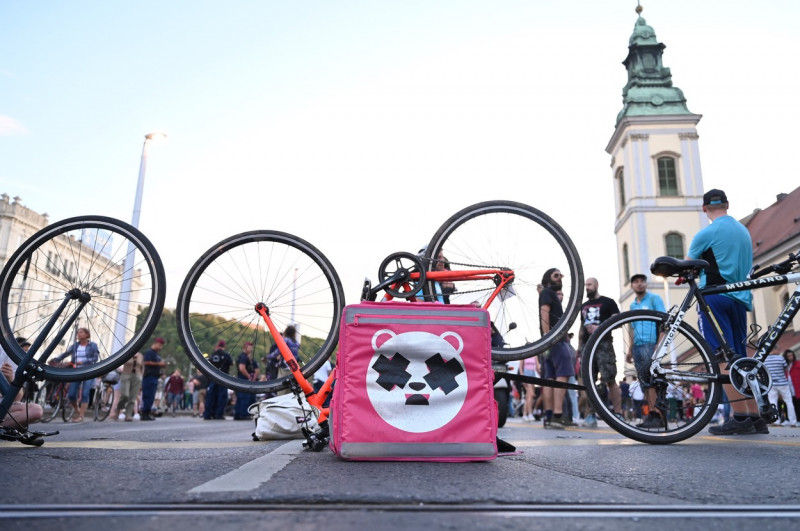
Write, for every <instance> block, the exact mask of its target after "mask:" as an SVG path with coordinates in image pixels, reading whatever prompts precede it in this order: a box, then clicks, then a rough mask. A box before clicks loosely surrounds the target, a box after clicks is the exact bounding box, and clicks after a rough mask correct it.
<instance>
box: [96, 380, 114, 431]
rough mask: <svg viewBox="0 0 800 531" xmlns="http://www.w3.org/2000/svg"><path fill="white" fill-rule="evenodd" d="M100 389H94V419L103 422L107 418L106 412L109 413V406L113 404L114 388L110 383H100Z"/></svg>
mask: <svg viewBox="0 0 800 531" xmlns="http://www.w3.org/2000/svg"><path fill="white" fill-rule="evenodd" d="M101 389H102V390H101V391H100V392H99V396H98V392H97V391H95V398H94V401H95V405H94V420H96V421H98V422H103V421H104V420H106V419H107V418H108V414H109V413H111V406H113V405H114V388H113V387H111V386H110V385H105V384H103V385H102V388H101Z"/></svg>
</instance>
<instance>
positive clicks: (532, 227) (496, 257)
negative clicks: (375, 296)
mask: <svg viewBox="0 0 800 531" xmlns="http://www.w3.org/2000/svg"><path fill="white" fill-rule="evenodd" d="M440 256H441V257H443V258H444V259H445V260H446V261H447V263H449V267H450V268H451V269H453V270H467V271H468V270H470V269H488V268H491V269H499V268H508V269H512V270H513V271H514V275H515V278H514V281H513V284H512V285H511V288H510V289H507V290H504V291H503V292H501V293H500V295H499V296H498V297H497V298H496V299H495V300H494V301H493V302H492V304H491V306H489V308H488V310H489V314H490V317H491V319H492V322H493V323H494V324H495V326H496V327H497V329H498V330H499V331H500V333H501V334H502V335H503V340H504V341H505V345H503V346H502V347H493V348H492V358H493V359H495V360H498V361H512V360H519V359H523V358H529V357H531V356H533V355H534V354H537V353H539V352H542V351H544V350H546V349H548V348H550V347H551V346H552V345H553V344H554V343H556V342H557V341H559V340H560V339H561V338H562V337H563V336H564V335H565V334H566V333H567V331H568V330H569V327H570V326H571V325H572V323H573V322H575V318H576V317H577V316H578V313H579V312H580V304H581V296H582V293H583V267H582V266H581V260H580V256H579V255H578V252H577V251H576V250H575V245H574V244H573V243H572V240H571V239H570V238H569V236H568V235H567V233H566V232H565V231H564V229H562V228H561V227H560V226H559V225H558V224H557V223H556V222H555V221H553V220H552V219H551V218H550V217H549V216H547V215H546V214H544V213H543V212H540V211H539V210H537V209H535V208H533V207H530V206H528V205H525V204H522V203H515V202H512V201H486V202H484V203H478V204H476V205H472V206H470V207H467V208H465V209H463V210H461V211H460V212H458V213H457V214H455V215H454V216H452V217H451V218H450V219H448V220H447V221H446V222H445V223H444V224H443V225H442V226H441V227H440V228H439V230H438V231H437V232H436V234H435V235H434V236H433V238H432V239H431V241H430V243H429V244H428V247H427V249H426V251H425V257H424V258H423V263H424V265H425V267H426V270H428V271H433V270H434V269H435V268H436V264H437V262H438V261H439V257H440ZM551 267H556V268H558V269H560V270H561V272H562V273H563V274H564V279H563V286H562V293H563V295H564V301H563V306H564V314H563V317H562V318H561V319H560V320H559V321H558V324H557V325H556V326H554V327H553V328H552V330H550V331H549V332H548V333H547V334H545V335H544V336H542V337H540V335H541V333H540V326H539V290H538V289H537V286H538V285H539V284H540V282H541V279H542V276H543V275H544V273H545V271H547V270H548V269H549V268H551ZM495 287H496V284H495V281H494V279H486V280H476V281H468V282H467V281H464V282H457V283H456V291H455V292H454V293H452V294H451V295H450V303H451V304H475V303H477V304H480V305H481V306H483V305H484V303H485V302H486V301H487V300H488V298H489V297H490V296H491V294H492V293H493V291H494V289H495ZM423 293H424V294H425V300H433V298H434V297H435V295H434V294H435V293H436V290H435V286H434V283H433V282H426V283H425V284H424V285H423Z"/></svg>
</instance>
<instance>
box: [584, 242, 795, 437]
mask: <svg viewBox="0 0 800 531" xmlns="http://www.w3.org/2000/svg"><path fill="white" fill-rule="evenodd" d="M707 267H708V262H706V261H704V260H677V259H675V258H670V257H661V258H658V259H656V260H655V261H654V262H653V264H652V266H651V267H650V270H651V272H652V273H653V274H655V275H658V276H662V277H678V283H681V284H683V283H685V284H687V285H688V286H689V289H688V291H687V293H686V296H685V297H684V299H683V301H682V302H681V303H680V304H679V305H676V306H674V307H673V308H672V309H671V310H670V311H669V313H662V312H655V311H650V310H632V311H628V312H622V313H620V314H617V315H615V316H613V317H611V318H610V319H608V320H606V321H604V322H603V323H602V324H601V325H600V326H599V327H598V328H597V330H596V331H595V332H594V333H593V334H592V335H591V337H590V338H589V340H588V341H587V343H586V346H585V347H584V350H583V354H582V359H581V371H582V376H583V381H584V383H586V384H587V385H586V388H587V395H588V397H589V400H590V401H591V403H592V406H594V408H595V411H597V413H598V414H599V415H600V416H601V417H602V418H603V420H605V421H606V422H607V423H608V425H609V426H611V427H612V428H613V429H615V430H616V431H618V432H619V433H621V434H623V435H625V436H627V437H630V438H631V439H635V440H637V441H641V442H646V443H651V444H666V443H673V442H678V441H682V440H684V439H687V438H689V437H691V436H692V435H695V434H696V433H697V432H699V431H700V430H702V429H703V428H704V427H705V426H706V425H707V424H708V423H709V421H710V420H711V418H712V417H713V416H714V414H715V413H716V412H717V407H718V405H719V403H720V400H721V397H722V385H723V384H727V383H730V384H732V386H733V387H734V388H735V390H736V391H737V392H738V393H739V394H740V395H742V397H743V398H741V399H737V400H747V399H755V401H756V403H757V404H758V407H759V411H760V414H761V417H762V418H764V419H765V420H766V421H767V422H768V423H769V422H773V421H774V420H775V419H776V418H777V409H776V405H775V404H770V403H769V400H768V397H767V395H768V393H769V389H770V387H771V386H772V378H771V377H770V374H769V371H767V369H766V367H765V366H764V359H765V358H766V357H767V356H768V355H769V353H770V352H771V351H772V349H773V348H774V347H775V345H776V344H777V341H778V339H779V338H780V337H781V335H782V334H783V333H784V332H785V331H786V329H787V328H788V327H789V326H790V323H791V321H792V319H793V318H794V316H795V315H797V312H798V309H800V252H797V253H794V254H790V255H789V257H788V258H787V259H786V260H783V261H781V262H778V263H776V264H772V265H770V266H767V267H759V266H755V267H754V268H753V270H752V271H751V273H750V275H749V277H748V280H745V281H743V282H736V283H732V284H725V285H719V286H706V287H704V288H699V287H698V285H697V280H696V279H697V277H698V275H699V274H700V272H701V271H702V270H704V269H706V268H707ZM767 275H769V276H767ZM789 283H795V284H798V287H797V288H795V290H794V293H793V294H792V295H791V297H789V299H788V301H787V303H786V306H785V307H784V309H783V310H782V311H781V313H780V315H779V316H778V318H777V319H776V320H775V322H774V323H772V324H771V325H770V326H769V327H768V328H767V330H766V332H764V333H763V334H761V335H760V336H759V333H760V328H759V327H757V326H755V325H753V326H751V333H750V335H749V337H748V343H749V347H751V348H752V349H754V350H755V353H754V354H753V356H752V357H746V358H740V359H737V360H735V361H733V362H730V361H729V360H731V359H733V358H732V354H733V349H732V348H731V346H730V344H728V342H727V341H726V340H725V338H724V337H723V335H722V333H721V332H720V330H719V326H718V325H717V323H716V320H715V319H714V318H713V315H712V314H711V311H710V310H709V307H708V305H707V304H706V302H705V299H704V297H705V296H707V295H712V294H721V293H732V292H736V291H745V290H756V289H764V288H769V287H773V286H780V285H783V284H789ZM695 302H696V303H697V309H698V311H699V312H701V313H703V314H705V315H707V316H708V317H710V319H709V322H711V323H712V325H711V327H710V329H711V333H713V334H714V336H715V337H716V339H717V341H718V342H719V344H720V348H719V349H718V351H717V352H713V351H712V349H711V347H710V346H709V345H708V343H707V342H706V341H705V339H704V338H703V336H702V335H700V334H699V333H698V332H697V331H696V330H695V329H694V328H692V327H691V326H690V325H689V324H688V323H687V322H686V321H685V317H686V314H687V312H688V311H689V309H690V308H691V307H692V306H693V305H694V304H695ZM607 341H612V342H613V344H614V345H615V347H616V352H617V353H618V354H619V353H620V352H623V353H624V352H628V351H630V350H632V349H633V348H634V347H635V346H637V345H636V343H637V342H638V344H639V345H650V347H649V348H650V349H651V350H650V352H649V355H648V356H647V357H648V358H649V364H648V365H647V367H645V370H644V373H645V379H646V380H648V381H646V382H644V383H645V385H647V386H649V387H650V388H651V391H649V392H650V393H653V395H651V397H652V398H651V402H652V403H653V404H652V405H653V406H654V407H655V408H656V409H658V410H659V412H660V417H661V419H662V424H661V425H660V426H653V427H650V428H646V427H643V426H641V425H640V423H638V420H636V419H627V418H625V417H624V416H622V415H618V413H619V412H614V411H613V410H612V408H611V407H610V405H609V404H608V403H607V402H606V401H605V400H604V399H603V398H602V396H601V394H600V389H599V385H592V383H597V382H596V376H597V375H596V373H595V371H594V370H593V367H594V366H596V364H597V357H598V353H599V352H600V349H598V346H600V345H601V344H602V343H603V342H607ZM620 347H621V350H620ZM720 364H725V369H726V370H727V371H729V376H728V375H725V374H723V373H722V372H721V371H720V367H719V365H720ZM632 370H633V369H632ZM641 372H642V371H639V373H640V374H641ZM631 376H636V373H635V372H634V373H633V374H631ZM692 385H694V386H700V389H699V391H701V392H698V393H695V394H696V396H698V398H699V399H698V400H696V401H695V403H694V411H693V415H692V417H691V418H688V419H684V420H680V419H678V418H677V417H676V416H673V415H672V414H670V411H671V409H674V398H672V399H671V397H670V395H673V394H676V395H677V394H680V393H679V392H676V393H673V392H672V391H673V390H674V389H675V387H676V386H678V387H689V386H692ZM689 390H690V388H689V389H686V391H689ZM687 394H688V393H687ZM728 399H729V400H731V401H733V400H734V399H735V397H731V396H729V397H728Z"/></svg>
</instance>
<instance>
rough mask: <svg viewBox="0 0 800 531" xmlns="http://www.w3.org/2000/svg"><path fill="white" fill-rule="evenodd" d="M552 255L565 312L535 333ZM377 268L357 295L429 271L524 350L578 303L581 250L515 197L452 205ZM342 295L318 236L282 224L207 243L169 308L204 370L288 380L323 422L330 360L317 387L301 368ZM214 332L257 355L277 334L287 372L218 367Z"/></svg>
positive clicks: (429, 284)
mask: <svg viewBox="0 0 800 531" xmlns="http://www.w3.org/2000/svg"><path fill="white" fill-rule="evenodd" d="M440 264H441V265H445V264H446V265H447V266H449V267H450V268H451V269H449V270H448V269H447V268H445V267H442V266H441V265H440ZM551 267H557V268H559V269H561V270H562V272H563V273H564V275H565V282H564V285H563V288H562V291H563V294H564V306H565V307H564V317H563V318H562V319H561V320H560V321H559V323H558V325H557V326H554V327H553V329H552V330H551V331H550V332H548V333H547V334H544V335H543V336H541V337H540V329H539V318H540V315H539V313H540V309H539V305H538V295H539V290H538V289H537V288H538V284H539V282H540V279H541V277H542V275H543V273H544V272H545V271H546V270H547V269H549V268H551ZM378 278H379V280H378V283H377V284H376V285H375V286H374V287H373V286H372V283H371V282H369V281H367V282H366V283H365V285H364V286H363V289H362V299H373V300H374V298H375V297H376V296H377V294H378V293H379V292H381V291H383V292H385V294H386V297H387V298H392V297H395V298H396V297H400V298H406V299H409V300H411V301H417V300H429V301H430V300H435V299H436V298H437V295H438V292H439V287H438V286H437V283H442V282H449V283H452V284H453V285H454V287H455V289H454V290H452V292H451V293H449V294H448V295H449V299H450V301H449V302H450V303H451V304H473V305H476V306H481V307H483V308H485V309H486V310H488V311H489V313H490V317H491V319H492V321H493V323H494V324H495V326H496V328H497V329H498V331H500V333H502V335H503V341H501V342H498V345H501V346H495V347H493V349H492V357H493V359H495V360H498V361H511V360H519V359H523V358H527V357H529V356H532V355H535V354H537V353H538V352H541V351H544V350H546V349H547V348H549V347H550V346H551V345H552V344H554V343H555V342H556V341H558V340H560V339H561V338H562V337H563V336H564V335H565V334H566V333H567V331H568V329H569V327H570V326H571V325H572V323H573V322H574V320H575V318H576V316H577V314H578V312H579V309H580V303H581V296H582V292H583V270H582V266H581V261H580V257H579V256H578V253H577V251H576V250H575V246H574V244H573V243H572V241H571V239H570V238H569V236H568V235H567V234H566V232H565V231H564V230H563V229H562V228H561V227H560V226H559V225H558V224H557V223H556V222H555V221H553V220H552V219H551V218H550V217H549V216H547V215H546V214H544V213H543V212H541V211H539V210H537V209H535V208H533V207H530V206H528V205H525V204H522V203H517V202H512V201H487V202H483V203H478V204H476V205H472V206H470V207H467V208H465V209H463V210H461V211H459V212H458V213H456V214H455V215H453V216H452V217H450V218H449V219H448V220H447V221H445V223H444V224H443V225H442V226H441V227H440V228H439V230H438V231H437V232H436V233H435V234H434V236H433V238H432V239H431V241H430V243H429V244H428V245H427V247H426V248H425V251H424V254H423V255H422V256H417V255H414V254H411V253H395V254H393V255H391V256H389V257H387V258H386V259H385V260H384V261H383V263H382V264H381V265H380V267H379V271H378ZM343 307H344V294H343V289H342V285H341V282H340V280H339V277H338V275H337V273H336V271H335V269H334V268H333V266H332V265H331V263H330V262H329V261H328V259H327V258H326V257H325V256H324V255H323V254H322V253H321V252H320V251H319V250H318V249H317V248H316V247H314V246H313V245H311V244H310V243H308V242H307V241H305V240H303V239H301V238H298V237H296V236H293V235H291V234H287V233H284V232H277V231H271V230H260V231H251V232H245V233H241V234H237V235H235V236H232V237H230V238H227V239H225V240H223V241H221V242H220V243H218V244H216V245H214V246H213V247H211V248H210V249H209V250H208V251H207V252H206V253H205V254H204V255H203V256H202V257H201V258H200V259H199V260H198V261H197V262H196V263H195V264H194V265H193V266H192V268H191V269H190V271H189V273H188V275H187V277H186V279H185V281H184V283H183V285H182V287H181V289H180V293H179V296H178V305H177V312H176V313H177V320H178V330H179V335H180V338H181V342H182V344H183V346H184V348H185V350H186V352H187V353H188V355H189V357H190V359H191V361H192V362H193V363H194V364H195V365H196V366H197V367H198V368H199V369H200V370H201V371H202V372H203V373H205V374H206V375H207V376H208V377H209V378H211V379H212V380H213V381H215V382H217V383H219V384H220V385H222V386H225V387H227V388H229V389H233V390H236V391H242V392H246V393H271V392H276V391H280V390H283V389H287V388H289V387H292V388H293V391H294V392H295V393H296V394H299V393H303V394H304V395H305V396H306V398H307V400H308V403H309V404H310V405H311V408H312V410H313V412H314V414H315V416H316V417H317V418H318V421H319V422H320V424H321V425H323V426H324V422H325V419H326V418H327V414H328V411H327V408H324V407H323V406H322V405H323V403H324V402H325V399H326V398H327V396H328V394H329V393H330V390H331V388H332V385H333V382H334V380H335V371H334V372H333V373H332V374H331V375H330V377H329V378H328V381H327V382H326V383H325V385H324V386H323V387H322V388H321V389H320V390H319V391H318V392H314V389H313V387H312V385H311V384H310V383H309V381H308V378H310V377H311V376H312V374H313V373H314V372H315V371H316V370H317V369H318V368H320V366H321V365H322V364H323V363H324V362H325V361H326V360H327V359H328V358H329V357H330V356H331V355H332V354H333V352H334V349H335V348H336V345H337V341H338V332H339V324H340V318H341V314H342V310H343ZM289 325H292V326H294V327H295V328H297V329H298V330H299V331H300V333H301V336H302V341H301V344H300V351H299V354H298V359H297V360H295V357H294V356H293V355H292V353H291V351H290V350H289V348H288V347H287V345H286V343H285V342H284V341H283V338H282V337H281V332H282V331H283V330H285V329H286V327H288V326H289ZM220 339H225V341H226V342H227V344H228V345H229V348H230V349H231V350H233V351H237V350H236V349H239V348H243V346H244V344H245V343H252V344H253V345H254V357H255V358H256V359H259V358H262V357H265V356H266V354H267V352H269V351H270V349H271V347H272V345H273V344H275V345H277V347H278V348H279V350H280V352H281V355H282V357H283V359H284V360H285V361H286V363H287V365H288V367H289V369H290V371H291V375H289V376H285V377H282V378H277V379H275V380H266V381H249V380H243V379H240V378H237V377H235V376H233V375H230V374H227V373H225V372H222V371H220V370H219V369H218V368H216V367H215V366H214V365H212V363H211V362H210V361H209V359H208V358H207V354H208V353H209V352H210V351H211V350H212V349H213V347H214V345H215V344H217V342H218V341H219V340H220ZM298 398H299V397H298ZM307 444H309V446H311V447H312V448H314V449H320V448H321V447H322V444H321V443H320V438H316V439H315V438H314V437H311V436H309V440H308V441H307Z"/></svg>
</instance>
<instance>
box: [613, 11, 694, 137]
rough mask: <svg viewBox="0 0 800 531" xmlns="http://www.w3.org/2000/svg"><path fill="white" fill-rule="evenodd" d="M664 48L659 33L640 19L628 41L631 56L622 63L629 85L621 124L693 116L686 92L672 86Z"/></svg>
mask: <svg viewBox="0 0 800 531" xmlns="http://www.w3.org/2000/svg"><path fill="white" fill-rule="evenodd" d="M664 48H666V46H664V44H662V43H660V42H658V39H656V32H655V30H653V28H652V27H650V26H648V25H647V21H646V20H645V19H644V18H642V17H641V16H639V17H638V19H637V20H636V24H635V25H634V26H633V33H632V34H631V38H630V39H629V40H628V57H626V58H625V60H624V61H623V62H622V64H624V65H625V68H626V69H627V70H628V83H627V84H626V85H625V87H624V88H623V89H622V104H623V106H622V110H621V111H620V112H619V114H618V115H617V123H619V122H620V120H622V119H623V118H625V117H627V116H663V115H679V114H692V113H691V112H690V111H689V109H688V108H687V107H686V97H685V96H684V95H683V91H682V90H681V89H679V88H678V87H673V86H672V73H671V72H670V69H669V68H666V67H665V66H664V65H663V64H662V62H661V57H662V55H663V53H664Z"/></svg>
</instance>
